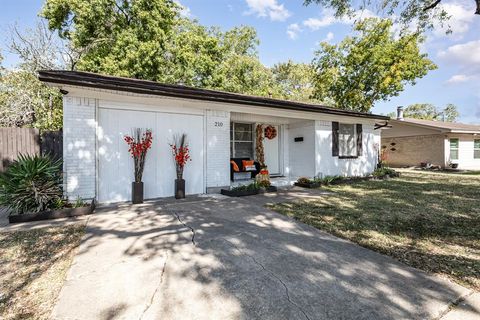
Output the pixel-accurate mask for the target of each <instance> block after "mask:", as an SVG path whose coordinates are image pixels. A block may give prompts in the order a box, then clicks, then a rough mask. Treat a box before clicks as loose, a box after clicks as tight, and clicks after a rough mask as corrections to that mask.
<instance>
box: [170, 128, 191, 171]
mask: <svg viewBox="0 0 480 320" xmlns="http://www.w3.org/2000/svg"><path fill="white" fill-rule="evenodd" d="M170 147H171V148H172V155H173V160H174V161H175V169H176V171H177V179H179V180H180V179H182V178H183V168H184V167H185V165H186V164H187V162H188V161H192V159H191V157H190V149H189V148H188V143H187V135H186V134H185V133H184V134H182V135H180V136H175V137H174V143H172V144H170Z"/></svg>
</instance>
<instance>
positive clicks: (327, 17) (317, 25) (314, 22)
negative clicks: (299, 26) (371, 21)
mask: <svg viewBox="0 0 480 320" xmlns="http://www.w3.org/2000/svg"><path fill="white" fill-rule="evenodd" d="M373 17H377V16H376V15H375V14H374V13H373V12H372V11H370V10H367V9H365V10H362V11H357V12H355V13H354V14H353V15H352V16H350V17H342V18H336V17H335V15H334V12H333V10H330V9H327V10H323V12H322V15H321V17H320V18H309V19H307V20H305V21H303V25H304V26H305V27H307V28H309V29H310V30H312V31H316V30H319V29H321V28H324V27H328V26H331V25H333V24H335V23H342V24H353V23H355V21H358V20H361V19H366V18H373Z"/></svg>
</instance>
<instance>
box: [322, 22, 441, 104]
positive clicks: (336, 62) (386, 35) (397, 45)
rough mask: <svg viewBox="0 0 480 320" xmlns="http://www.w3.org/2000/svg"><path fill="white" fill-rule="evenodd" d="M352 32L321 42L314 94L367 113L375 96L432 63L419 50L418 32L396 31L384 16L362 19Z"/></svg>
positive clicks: (384, 95)
mask: <svg viewBox="0 0 480 320" xmlns="http://www.w3.org/2000/svg"><path fill="white" fill-rule="evenodd" d="M354 30H355V31H356V34H355V35H354V36H352V37H347V38H345V39H344V40H343V41H342V42H340V43H339V44H337V45H330V44H328V43H322V44H321V48H320V50H318V51H317V52H316V53H315V56H316V57H315V59H314V61H313V64H314V68H315V71H316V75H315V79H314V86H315V89H314V93H313V96H314V97H315V98H317V99H319V100H326V99H329V98H330V99H333V101H334V103H335V106H336V107H338V108H342V109H347V110H356V111H362V112H368V111H370V109H371V108H372V107H373V105H374V103H375V102H376V101H380V100H388V99H389V98H390V97H392V96H396V95H398V94H399V93H400V92H401V91H403V89H404V86H405V85H406V84H415V80H416V79H417V78H421V77H423V76H425V75H426V74H427V72H428V71H429V70H433V69H435V68H436V66H435V64H433V62H432V61H430V60H429V59H428V58H427V57H426V55H425V54H421V53H420V49H419V46H418V45H419V43H420V42H421V40H422V39H421V37H420V36H419V35H418V34H403V35H401V36H395V35H394V34H393V31H392V22H391V21H390V20H388V19H386V20H379V19H373V18H371V19H365V20H363V21H360V22H358V23H357V24H356V25H355V28H354Z"/></svg>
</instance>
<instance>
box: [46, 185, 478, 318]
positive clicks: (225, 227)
mask: <svg viewBox="0 0 480 320" xmlns="http://www.w3.org/2000/svg"><path fill="white" fill-rule="evenodd" d="M310 196H319V195H317V194H315V193H314V192H313V193H312V192H310V191H295V190H290V191H285V192H282V193H280V194H278V195H276V196H272V197H268V196H255V197H246V198H238V199H233V198H228V199H206V198H205V199H202V198H190V199H186V200H182V201H163V202H157V203H149V204H143V205H138V206H129V205H123V206H116V207H110V208H103V209H102V208H101V209H99V210H98V214H95V215H93V216H92V217H91V218H90V220H89V222H88V228H87V235H86V236H85V239H84V241H83V243H82V245H81V247H80V248H79V253H78V255H77V256H76V258H75V260H74V264H73V265H72V268H71V269H70V271H69V275H68V278H67V281H66V283H65V285H64V287H63V289H62V292H61V294H60V296H59V300H58V302H57V305H56V307H55V309H54V311H53V315H52V318H54V319H369V320H371V319H434V318H439V317H441V316H443V315H445V314H446V313H447V312H448V310H449V307H451V305H452V303H453V302H456V301H458V299H460V298H461V297H463V296H467V295H469V294H471V292H470V290H468V289H466V288H463V287H461V286H459V285H456V284H453V283H450V282H448V281H446V280H443V279H441V278H438V277H435V276H431V275H428V274H426V273H424V272H421V271H419V270H416V269H413V268H410V267H407V266H405V265H403V264H401V263H399V262H396V261H394V260H392V259H390V258H389V257H386V256H384V255H380V254H377V253H375V252H373V251H370V250H367V249H364V248H361V247H359V246H357V245H355V244H353V243H351V242H348V241H345V240H342V239H339V238H336V237H334V236H331V235H329V234H326V233H324V232H321V231H318V230H316V229H314V228H312V227H309V226H307V225H304V224H302V223H297V222H295V221H293V220H291V219H289V218H286V217H284V216H282V215H280V214H277V213H275V212H272V211H270V210H267V209H265V208H264V206H263V205H264V204H265V203H266V202H271V201H272V202H273V201H285V200H289V199H294V198H298V197H310ZM320 196H321V195H320ZM474 312H480V311H479V310H474Z"/></svg>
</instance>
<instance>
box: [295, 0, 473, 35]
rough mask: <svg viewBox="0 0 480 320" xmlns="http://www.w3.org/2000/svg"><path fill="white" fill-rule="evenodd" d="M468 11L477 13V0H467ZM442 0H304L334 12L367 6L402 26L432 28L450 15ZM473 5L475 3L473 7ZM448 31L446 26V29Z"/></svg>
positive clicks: (345, 13) (343, 13) (347, 12)
mask: <svg viewBox="0 0 480 320" xmlns="http://www.w3.org/2000/svg"><path fill="white" fill-rule="evenodd" d="M470 1H471V3H472V15H473V14H480V0H470ZM443 2H445V1H442V0H385V1H376V0H364V1H355V0H304V1H303V3H304V4H305V5H309V4H311V3H316V4H319V5H322V6H324V7H326V8H330V9H333V11H334V13H335V16H337V17H342V16H348V15H350V16H352V15H354V13H355V12H359V11H363V10H369V11H370V12H373V13H375V14H378V15H380V16H383V17H390V18H395V20H396V22H399V24H400V25H401V26H403V30H407V29H409V28H411V26H412V25H416V28H417V30H419V31H424V30H427V29H431V28H433V27H434V26H435V25H436V24H437V23H439V24H440V25H443V24H444V23H445V22H447V21H448V19H449V18H450V12H447V11H446V10H445V7H444V6H441V4H442V3H443ZM474 6H475V7H476V9H475V10H473V8H474ZM448 31H450V30H448Z"/></svg>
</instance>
